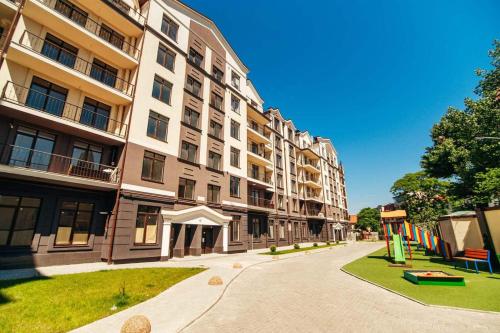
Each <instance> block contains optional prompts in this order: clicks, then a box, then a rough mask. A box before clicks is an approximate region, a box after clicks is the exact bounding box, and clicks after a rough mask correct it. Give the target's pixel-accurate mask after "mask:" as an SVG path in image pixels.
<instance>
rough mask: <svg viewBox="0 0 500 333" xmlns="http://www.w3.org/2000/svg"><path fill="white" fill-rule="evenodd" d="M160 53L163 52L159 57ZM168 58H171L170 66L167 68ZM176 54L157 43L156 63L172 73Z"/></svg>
mask: <svg viewBox="0 0 500 333" xmlns="http://www.w3.org/2000/svg"><path fill="white" fill-rule="evenodd" d="M160 51H162V52H163V55H162V56H161V57H160V55H161V53H160ZM168 56H170V57H171V59H172V65H171V67H169V62H168ZM176 56H177V54H176V53H175V52H174V51H171V50H170V49H169V48H168V47H167V46H165V45H164V44H163V43H161V42H159V43H158V50H157V51H156V63H157V64H159V65H160V66H162V67H165V68H166V69H168V70H169V71H171V72H172V73H173V72H175V71H174V69H175V58H176Z"/></svg>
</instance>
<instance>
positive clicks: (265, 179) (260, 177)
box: [247, 168, 273, 186]
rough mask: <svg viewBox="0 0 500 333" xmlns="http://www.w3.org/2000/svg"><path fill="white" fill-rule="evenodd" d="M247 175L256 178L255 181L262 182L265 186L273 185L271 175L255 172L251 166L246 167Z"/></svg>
mask: <svg viewBox="0 0 500 333" xmlns="http://www.w3.org/2000/svg"><path fill="white" fill-rule="evenodd" d="M247 176H248V177H249V178H251V179H253V180H257V181H259V182H261V183H263V185H266V186H268V185H271V186H272V185H273V179H272V176H271V175H270V174H268V173H265V172H256V171H255V170H253V169H252V168H248V169H247Z"/></svg>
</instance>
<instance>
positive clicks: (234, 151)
mask: <svg viewBox="0 0 500 333" xmlns="http://www.w3.org/2000/svg"><path fill="white" fill-rule="evenodd" d="M229 154H230V155H229V156H230V160H229V163H230V165H231V166H232V167H235V168H241V166H240V160H241V159H240V154H241V151H240V150H239V149H238V148H235V147H231V149H230V151H229ZM233 156H237V158H236V161H237V163H236V165H235V164H233V162H234V159H233Z"/></svg>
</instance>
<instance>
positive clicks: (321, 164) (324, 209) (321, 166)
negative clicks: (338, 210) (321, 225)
mask: <svg viewBox="0 0 500 333" xmlns="http://www.w3.org/2000/svg"><path fill="white" fill-rule="evenodd" d="M320 152H321V149H320ZM319 164H320V165H319V167H320V170H321V184H322V186H321V187H322V190H323V211H324V214H325V225H326V240H327V241H328V218H327V214H326V196H325V184H324V183H323V179H324V175H323V156H321V155H320V157H319Z"/></svg>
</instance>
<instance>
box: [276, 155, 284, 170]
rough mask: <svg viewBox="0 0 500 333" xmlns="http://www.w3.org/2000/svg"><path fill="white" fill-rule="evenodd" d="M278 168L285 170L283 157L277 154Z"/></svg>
mask: <svg viewBox="0 0 500 333" xmlns="http://www.w3.org/2000/svg"><path fill="white" fill-rule="evenodd" d="M276 167H278V168H280V169H282V168H283V165H282V160H281V155H279V154H276Z"/></svg>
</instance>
